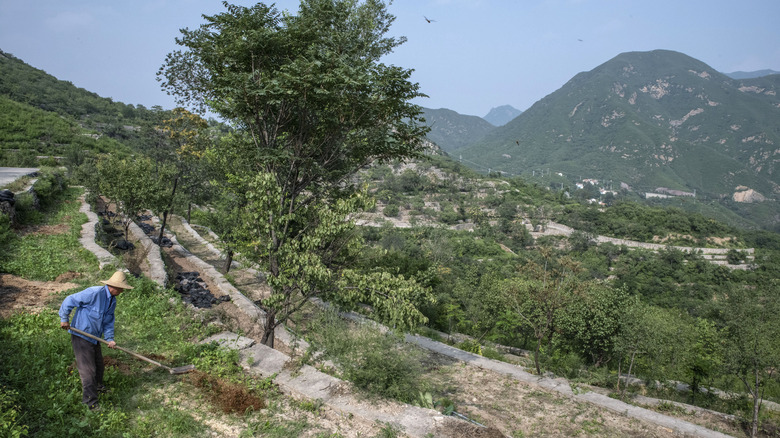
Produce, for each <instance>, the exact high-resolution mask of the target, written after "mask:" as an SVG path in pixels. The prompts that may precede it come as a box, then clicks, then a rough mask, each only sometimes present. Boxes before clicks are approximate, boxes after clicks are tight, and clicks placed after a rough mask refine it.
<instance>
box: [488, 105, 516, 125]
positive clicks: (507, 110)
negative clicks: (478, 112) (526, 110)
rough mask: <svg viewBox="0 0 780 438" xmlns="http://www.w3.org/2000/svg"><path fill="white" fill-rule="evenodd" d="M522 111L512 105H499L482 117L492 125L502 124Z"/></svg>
mask: <svg viewBox="0 0 780 438" xmlns="http://www.w3.org/2000/svg"><path fill="white" fill-rule="evenodd" d="M522 113H523V112H522V111H520V110H519V109H517V108H515V107H513V106H512V105H501V106H498V107H495V108H492V109H491V110H490V112H488V113H487V115H486V116H485V117H483V119H485V120H487V121H488V122H490V124H492V125H494V126H504V125H506V124H507V123H509V122H511V121H512V120H513V119H514V118H515V117H517V116H519V115H520V114H522Z"/></svg>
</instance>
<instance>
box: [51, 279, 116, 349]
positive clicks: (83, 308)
mask: <svg viewBox="0 0 780 438" xmlns="http://www.w3.org/2000/svg"><path fill="white" fill-rule="evenodd" d="M112 298H113V297H112V296H111V293H110V292H109V291H108V286H93V287H88V288H86V289H84V290H83V291H81V292H77V293H75V294H73V295H68V296H67V297H66V298H65V300H63V301H62V305H61V306H60V312H59V315H60V321H61V322H67V321H68V318H69V317H70V312H71V310H73V308H76V314H75V315H74V316H73V321H72V322H71V323H70V325H71V326H72V327H75V328H77V329H79V330H81V331H84V332H87V333H89V334H91V335H94V336H97V337H99V338H100V337H102V338H104V339H105V340H107V341H109V342H110V341H113V340H114V309H115V308H116V299H112ZM68 332H69V333H71V334H74V335H76V336H79V337H82V338H84V339H86V340H88V341H89V342H91V343H93V344H97V341H96V340H94V339H90V338H87V337H86V336H82V335H80V334H78V333H74V332H72V331H70V330H68Z"/></svg>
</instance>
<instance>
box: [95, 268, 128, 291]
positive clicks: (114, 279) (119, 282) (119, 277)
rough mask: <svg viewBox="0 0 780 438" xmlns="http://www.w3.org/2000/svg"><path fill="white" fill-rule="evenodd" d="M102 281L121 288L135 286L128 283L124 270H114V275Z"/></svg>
mask: <svg viewBox="0 0 780 438" xmlns="http://www.w3.org/2000/svg"><path fill="white" fill-rule="evenodd" d="M101 283H103V284H105V285H108V286H114V287H118V288H119V289H132V288H133V286H130V285H129V284H127V279H126V278H125V273H124V272H122V271H116V272H114V275H112V276H111V278H109V279H108V280H107V281H101Z"/></svg>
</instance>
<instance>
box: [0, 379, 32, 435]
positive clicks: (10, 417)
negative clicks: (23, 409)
mask: <svg viewBox="0 0 780 438" xmlns="http://www.w3.org/2000/svg"><path fill="white" fill-rule="evenodd" d="M18 398H19V393H18V392H17V391H15V390H9V389H6V388H5V387H3V386H0V435H2V436H4V437H8V438H19V437H22V436H27V434H28V432H29V431H28V427H27V425H25V424H20V423H19V405H18V404H17V402H16V400H17V399H18Z"/></svg>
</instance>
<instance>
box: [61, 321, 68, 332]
mask: <svg viewBox="0 0 780 438" xmlns="http://www.w3.org/2000/svg"><path fill="white" fill-rule="evenodd" d="M60 328H62V329H63V330H70V323H69V322H68V321H65V322H60Z"/></svg>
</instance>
